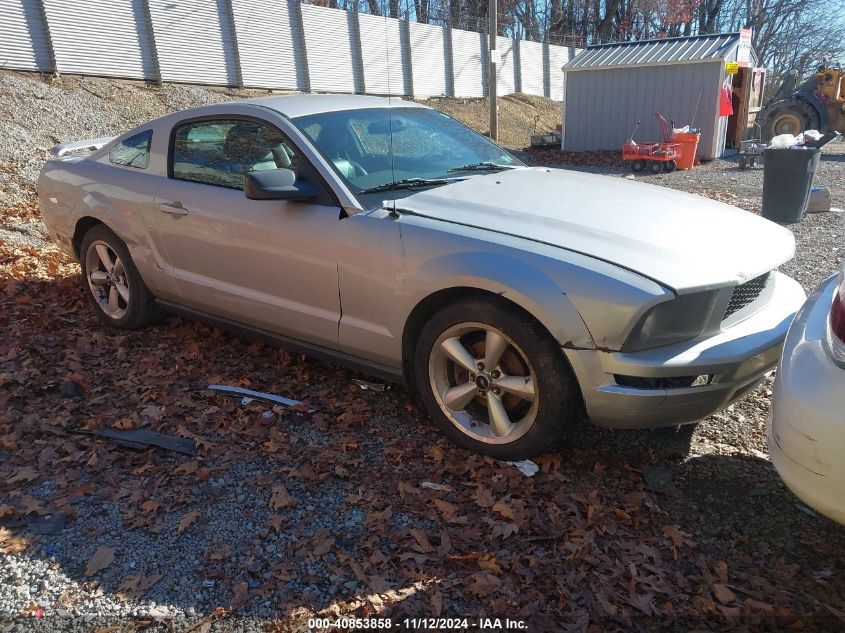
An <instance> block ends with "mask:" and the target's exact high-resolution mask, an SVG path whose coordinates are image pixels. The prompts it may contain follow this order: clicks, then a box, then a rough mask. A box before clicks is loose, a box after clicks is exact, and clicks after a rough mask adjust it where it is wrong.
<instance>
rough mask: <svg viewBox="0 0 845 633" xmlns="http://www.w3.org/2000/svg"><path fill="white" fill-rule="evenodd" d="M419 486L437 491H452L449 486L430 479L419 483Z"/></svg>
mask: <svg viewBox="0 0 845 633" xmlns="http://www.w3.org/2000/svg"><path fill="white" fill-rule="evenodd" d="M420 488H430V489H431V490H437V491H438V492H452V487H451V486H446V485H444V484H436V483H434V482H432V481H424V482H422V483H421V484H420Z"/></svg>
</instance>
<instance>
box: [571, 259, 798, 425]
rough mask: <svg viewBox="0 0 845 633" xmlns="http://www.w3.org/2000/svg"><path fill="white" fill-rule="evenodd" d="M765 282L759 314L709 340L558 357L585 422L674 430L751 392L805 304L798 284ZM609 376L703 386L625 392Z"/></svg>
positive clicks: (776, 279)
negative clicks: (574, 383) (567, 367)
mask: <svg viewBox="0 0 845 633" xmlns="http://www.w3.org/2000/svg"><path fill="white" fill-rule="evenodd" d="M772 282H773V283H774V289H773V293H772V295H771V298H770V300H769V302H768V303H767V304H766V306H765V307H763V308H762V309H761V310H759V311H757V312H756V313H755V314H753V315H752V316H750V317H748V318H747V319H745V320H744V321H741V322H739V323H737V324H735V325H733V326H732V327H730V328H728V329H726V330H724V331H722V332H720V333H718V334H716V335H714V336H710V337H707V338H699V339H693V340H691V341H685V342H683V343H676V344H674V345H666V346H663V347H659V348H655V349H650V350H644V351H640V352H630V353H626V352H613V351H604V350H599V349H595V350H581V349H564V352H565V353H566V356H567V358H568V359H569V362H570V364H571V365H572V368H573V370H574V371H575V375H576V377H577V378H578V383H579V385H580V387H581V393H582V394H583V396H584V404H585V406H586V409H587V415H588V416H589V417H590V419H591V420H592V421H593V422H594V423H596V424H598V425H600V426H607V427H613V428H652V427H661V426H675V425H678V424H683V423H684V422H692V421H695V420H699V419H701V418H703V417H706V416H708V415H710V414H711V413H713V412H715V411H718V410H719V409H722V408H724V407H726V406H727V405H729V404H730V403H731V402H733V401H735V400H737V399H739V398H741V397H742V396H743V395H745V394H746V393H748V392H749V391H751V390H752V389H753V388H754V387H755V386H757V384H759V382H760V381H761V380H762V379H763V378H764V376H765V375H766V373H767V372H769V371H770V370H772V369H774V367H775V366H776V365H777V362H778V359H779V358H780V354H781V351H782V349H783V341H784V339H785V338H786V332H787V330H788V329H789V324H790V323H791V322H792V319H793V317H794V315H795V312H796V311H797V310H798V309H799V308H800V306H801V304H802V303H803V301H804V299H805V297H806V295H805V294H804V291H803V289H802V288H801V286H800V285H799V284H798V282H796V281H795V280H793V279H791V278H789V277H787V276H786V275H783V274H780V273H773V280H772ZM616 376H625V377H631V378H634V379H639V378H643V379H672V378H677V377H681V376H702V377H706V378H704V381H705V383H706V384H701V385H697V386H691V387H671V388H644V387H632V386H626V385H624V384H620V383H619V382H618V381H617V378H616ZM711 376H712V378H710V377H711Z"/></svg>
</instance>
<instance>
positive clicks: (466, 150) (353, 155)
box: [293, 107, 524, 206]
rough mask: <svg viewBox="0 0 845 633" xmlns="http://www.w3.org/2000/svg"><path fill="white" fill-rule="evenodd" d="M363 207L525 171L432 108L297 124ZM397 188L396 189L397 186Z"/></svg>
mask: <svg viewBox="0 0 845 633" xmlns="http://www.w3.org/2000/svg"><path fill="white" fill-rule="evenodd" d="M293 123H294V125H296V126H297V127H298V128H299V129H300V130H302V132H303V133H304V134H305V135H306V136H308V138H310V139H311V141H312V142H313V143H314V145H315V146H316V148H317V149H318V150H319V151H320V153H321V154H322V155H323V156H324V157H325V158H326V159H327V160H328V161H329V162H330V163H331V165H332V167H333V168H334V170H335V171H336V172H337V174H338V175H339V176H340V177H341V178H342V179H343V180H344V181H345V182H346V184H347V186H348V187H349V189H350V190H351V191H352V192H353V193H354V194H356V195H357V196H358V198H359V200H360V201H361V202H362V204H364V206H372V205H373V204H375V203H377V202H379V201H381V200H384V199H386V198H387V199H394V198H397V197H400V196H406V195H410V194H411V193H414V192H415V191H419V190H420V189H423V188H428V187H435V186H440V185H444V184H448V183H449V182H453V181H455V180H461V179H462V178H467V177H470V176H472V175H474V174H480V173H485V172H487V173H491V172H495V171H499V170H502V169H510V168H513V167H518V166H522V165H524V163H522V162H521V161H520V160H519V159H517V158H516V157H514V156H512V155H511V154H510V153H508V152H507V151H505V150H504V149H502V148H501V147H499V146H498V145H496V144H495V143H493V142H492V141H490V140H489V139H487V138H485V137H483V136H481V135H480V134H478V133H476V132H474V131H472V130H471V129H469V128H468V127H466V126H465V125H463V124H462V123H459V122H458V121H456V120H455V119H453V118H451V117H449V116H447V115H445V114H443V113H441V112H438V111H437V110H431V109H428V108H413V107H411V108H367V109H361V110H341V111H338V112H323V113H320V114H312V115H308V116H302V117H298V118H296V119H293ZM394 184H395V186H393V185H394Z"/></svg>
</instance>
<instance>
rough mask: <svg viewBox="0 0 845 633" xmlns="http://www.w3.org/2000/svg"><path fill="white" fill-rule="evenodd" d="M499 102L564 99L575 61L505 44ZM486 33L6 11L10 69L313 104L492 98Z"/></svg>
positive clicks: (68, 10)
mask: <svg viewBox="0 0 845 633" xmlns="http://www.w3.org/2000/svg"><path fill="white" fill-rule="evenodd" d="M496 46H497V48H498V49H499V59H500V62H499V68H498V81H499V93H500V94H507V93H509V92H527V93H529V94H537V95H545V96H547V97H551V98H553V99H558V100H561V99H563V73H562V72H561V70H560V69H561V66H563V64H565V63H566V62H567V61H568V60H569V59H570V58H571V57H572V56H573V55H574V54H575V52H576V50H575V49H571V48H566V47H563V46H554V45H550V44H541V43H538V42H523V41H519V40H511V39H509V38H505V37H499V38H498V39H497V44H496ZM487 59H488V47H487V38H486V36H484V35H483V34H481V33H475V32H470V31H462V30H458V29H451V28H449V27H441V26H434V25H430V24H421V23H417V22H408V21H407V20H396V19H392V18H385V17H379V16H374V15H368V14H363V13H361V14H359V13H349V12H346V11H342V10H338V9H330V8H326V7H321V6H316V5H310V4H300V3H299V2H296V1H289V0H0V68H6V69H17V70H35V71H41V72H50V73H53V72H57V73H71V74H84V75H102V76H112V77H125V78H128V79H145V80H149V81H167V82H184V83H196V84H210V85H226V86H241V87H247V88H250V87H255V88H275V89H290V90H301V91H312V92H346V93H368V94H394V95H408V96H414V97H428V96H436V95H446V96H454V97H480V96H484V95H486V94H487V72H486V60H487Z"/></svg>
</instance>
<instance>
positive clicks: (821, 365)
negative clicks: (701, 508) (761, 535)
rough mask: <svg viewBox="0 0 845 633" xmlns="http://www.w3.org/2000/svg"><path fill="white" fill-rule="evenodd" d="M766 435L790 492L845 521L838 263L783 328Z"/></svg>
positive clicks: (843, 335) (844, 317)
mask: <svg viewBox="0 0 845 633" xmlns="http://www.w3.org/2000/svg"><path fill="white" fill-rule="evenodd" d="M768 441H769V453H770V454H771V459H772V463H773V464H774V466H775V468H776V469H777V471H778V474H779V475H780V476H781V478H782V479H783V481H784V482H785V483H786V485H787V486H789V488H790V490H792V492H794V493H795V494H796V496H798V497H799V498H800V499H801V500H802V501H804V502H805V503H806V504H807V505H808V506H810V507H812V508H814V509H815V510H818V511H819V512H821V513H822V514H824V515H826V516H828V517H830V518H831V519H833V520H834V521H838V522H839V523H843V524H845V460H843V458H842V456H843V455H845V264H843V268H842V271H840V273H839V275H838V276H837V275H834V276H833V277H831V278H830V279H828V280H827V281H825V282H824V283H823V284H822V285H821V286H819V287H818V288H817V289H816V291H815V292H813V294H812V295H811V296H810V298H809V299H807V302H806V303H805V304H804V307H803V308H801V310H800V311H799V312H798V314H797V315H796V316H795V321H794V322H793V323H792V326H791V327H790V329H789V333H788V334H787V337H786V343H785V345H784V349H783V358H782V360H781V363H780V368H779V370H778V373H777V377H776V378H775V388H774V395H773V400H772V419H771V424H770V425H769V437H768Z"/></svg>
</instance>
